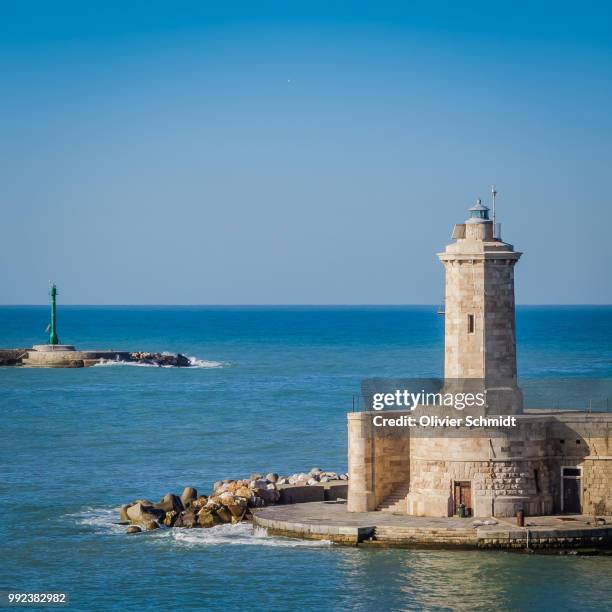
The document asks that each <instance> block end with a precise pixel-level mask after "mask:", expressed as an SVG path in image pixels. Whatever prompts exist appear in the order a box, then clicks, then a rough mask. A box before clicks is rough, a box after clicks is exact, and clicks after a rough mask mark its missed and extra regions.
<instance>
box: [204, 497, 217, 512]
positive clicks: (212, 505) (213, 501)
mask: <svg viewBox="0 0 612 612" xmlns="http://www.w3.org/2000/svg"><path fill="white" fill-rule="evenodd" d="M220 507H221V504H220V503H219V498H218V497H209V498H208V501H207V502H206V505H205V506H204V508H206V509H207V510H208V511H209V512H214V511H215V510H216V509H217V508H220Z"/></svg>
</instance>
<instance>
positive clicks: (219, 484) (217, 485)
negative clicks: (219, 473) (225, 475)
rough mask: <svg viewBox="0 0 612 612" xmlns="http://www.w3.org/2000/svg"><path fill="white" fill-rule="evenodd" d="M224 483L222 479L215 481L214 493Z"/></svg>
mask: <svg viewBox="0 0 612 612" xmlns="http://www.w3.org/2000/svg"><path fill="white" fill-rule="evenodd" d="M222 484H223V483H222V482H221V481H220V480H217V481H216V482H213V486H212V490H213V493H214V492H215V491H216V490H217V489H219V488H221V485H222Z"/></svg>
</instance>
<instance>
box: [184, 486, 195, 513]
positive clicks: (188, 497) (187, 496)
mask: <svg viewBox="0 0 612 612" xmlns="http://www.w3.org/2000/svg"><path fill="white" fill-rule="evenodd" d="M197 498H198V492H197V491H196V489H194V488H193V487H185V488H184V489H183V492H182V493H181V503H182V504H183V508H188V507H189V504H190V503H191V502H192V501H193V500H194V499H197Z"/></svg>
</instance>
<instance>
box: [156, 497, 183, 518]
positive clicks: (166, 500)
mask: <svg viewBox="0 0 612 612" xmlns="http://www.w3.org/2000/svg"><path fill="white" fill-rule="evenodd" d="M153 507H154V508H158V509H159V510H163V511H164V512H170V511H174V512H176V513H177V514H178V513H179V512H182V511H183V510H184V508H183V503H182V502H181V498H180V497H179V496H178V495H174V494H173V493H166V495H164V497H163V499H162V500H161V501H160V502H159V504H155V506H153Z"/></svg>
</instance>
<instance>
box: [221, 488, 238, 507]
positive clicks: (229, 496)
mask: <svg viewBox="0 0 612 612" xmlns="http://www.w3.org/2000/svg"><path fill="white" fill-rule="evenodd" d="M218 499H219V503H220V504H221V505H222V506H228V505H230V504H233V503H234V500H235V499H236V498H235V496H234V494H233V493H230V492H229V491H226V492H225V493H221V495H219V498H218Z"/></svg>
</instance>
